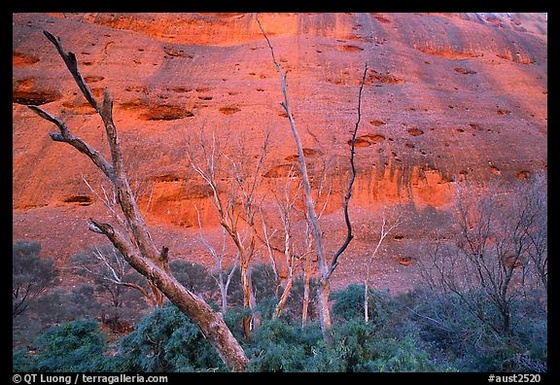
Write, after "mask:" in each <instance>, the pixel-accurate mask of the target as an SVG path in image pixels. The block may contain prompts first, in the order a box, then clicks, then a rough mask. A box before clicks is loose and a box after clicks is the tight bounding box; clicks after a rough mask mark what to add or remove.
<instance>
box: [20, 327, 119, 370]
mask: <svg viewBox="0 0 560 385" xmlns="http://www.w3.org/2000/svg"><path fill="white" fill-rule="evenodd" d="M106 348H107V346H106V342H105V337H104V336H103V334H102V333H101V331H100V329H99V325H98V324H97V322H95V321H94V320H91V319H83V320H75V321H71V322H66V323H63V324H61V325H58V326H53V327H50V328H49V329H47V330H46V331H45V332H44V333H42V334H41V335H39V337H38V338H37V339H36V341H35V344H34V346H33V347H32V348H31V349H29V350H28V351H25V350H23V349H20V350H18V351H17V352H16V353H15V354H14V371H31V372H98V371H106V370H110V369H113V366H112V362H111V359H110V358H109V357H108V356H105V355H104V353H105V350H106Z"/></svg>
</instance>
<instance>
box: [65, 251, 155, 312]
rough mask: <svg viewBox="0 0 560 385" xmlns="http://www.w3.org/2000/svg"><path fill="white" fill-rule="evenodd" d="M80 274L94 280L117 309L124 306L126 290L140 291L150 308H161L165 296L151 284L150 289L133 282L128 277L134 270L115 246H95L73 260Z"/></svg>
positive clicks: (149, 284)
mask: <svg viewBox="0 0 560 385" xmlns="http://www.w3.org/2000/svg"><path fill="white" fill-rule="evenodd" d="M73 261H74V263H75V270H76V271H77V272H78V274H80V275H83V276H88V277H91V278H93V280H94V281H95V282H97V283H98V284H99V285H100V286H101V287H102V288H103V291H104V292H106V293H107V294H108V295H109V297H110V298H111V302H112V303H113V304H114V306H115V307H120V306H122V303H121V297H122V290H123V289H124V288H130V289H133V290H136V291H138V292H139V293H140V294H141V295H142V297H143V298H144V299H145V300H146V301H147V302H148V304H149V305H150V306H154V307H155V306H157V307H161V306H162V305H163V295H162V294H161V291H159V290H158V289H157V288H156V287H155V286H153V284H152V283H151V282H149V281H148V282H147V284H148V287H149V289H146V288H145V287H144V286H142V284H140V282H139V283H136V282H132V281H131V280H130V279H129V277H128V275H129V273H130V270H131V269H132V268H131V267H130V265H129V264H128V262H126V260H125V258H124V257H123V255H122V254H121V253H120V251H119V250H117V249H116V248H115V247H114V246H113V245H107V247H98V246H95V247H94V248H93V249H91V250H89V251H88V252H86V253H85V254H78V255H76V256H75V257H74V258H73Z"/></svg>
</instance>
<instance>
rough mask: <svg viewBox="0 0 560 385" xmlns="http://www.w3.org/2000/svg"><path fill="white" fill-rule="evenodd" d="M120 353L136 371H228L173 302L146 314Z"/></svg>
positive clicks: (206, 341) (123, 342) (123, 341)
mask: <svg viewBox="0 0 560 385" xmlns="http://www.w3.org/2000/svg"><path fill="white" fill-rule="evenodd" d="M119 352H120V356H121V359H122V361H123V368H124V369H125V370H127V371H132V372H192V371H206V370H216V371H223V370H225V367H224V364H223V362H222V361H221V360H220V358H219V356H218V355H217V353H216V350H215V349H214V348H213V347H212V346H211V345H210V343H209V342H208V340H207V339H206V338H204V336H203V335H202V333H201V332H200V330H199V329H198V327H197V326H196V324H194V323H193V322H192V321H191V320H189V319H188V318H187V317H186V316H185V315H184V314H183V313H181V312H180V311H179V309H178V308H177V307H176V306H174V305H171V304H166V305H165V306H163V307H162V308H157V309H155V310H154V311H153V312H152V313H151V314H149V315H148V316H146V317H144V318H143V319H142V320H141V321H140V322H139V323H138V325H137V328H136V330H135V331H133V332H132V333H130V334H129V335H128V336H126V337H124V338H122V340H121V344H120V350H119Z"/></svg>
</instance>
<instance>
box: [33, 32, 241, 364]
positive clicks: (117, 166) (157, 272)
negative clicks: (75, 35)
mask: <svg viewBox="0 0 560 385" xmlns="http://www.w3.org/2000/svg"><path fill="white" fill-rule="evenodd" d="M44 34H45V35H46V36H47V38H48V39H49V40H50V41H51V42H52V43H53V44H54V45H55V46H56V48H57V50H58V52H59V54H60V56H61V57H62V59H63V60H64V62H65V64H66V66H67V67H68V70H69V71H70V73H71V74H72V76H73V77H74V80H75V81H76V83H77V85H78V87H79V88H80V90H81V91H82V93H83V95H84V96H85V98H86V99H87V101H88V102H89V104H90V105H91V106H92V107H93V108H94V109H95V110H96V111H97V113H98V114H99V116H100V117H101V119H102V121H103V124H104V126H105V131H106V134H107V140H108V143H109V146H110V150H111V162H109V161H108V160H106V159H105V158H104V157H103V156H102V155H101V154H100V153H99V152H98V151H97V150H96V149H94V148H93V147H91V146H90V145H89V144H88V143H86V142H85V141H83V140H82V139H81V138H79V137H77V136H76V135H74V133H72V132H71V131H70V129H69V128H68V127H67V126H66V124H65V123H64V122H63V121H62V120H61V119H59V118H58V117H55V116H53V115H50V114H49V113H48V112H46V111H44V110H43V109H41V108H39V107H37V106H29V108H31V110H33V111H34V112H36V113H37V114H38V115H39V116H40V117H42V118H43V119H45V120H47V121H49V122H51V123H54V124H55V125H56V126H57V127H58V129H59V131H60V132H51V133H50V136H51V138H52V139H53V140H54V141H57V142H63V143H67V144H69V145H71V146H72V147H74V148H75V149H77V150H78V151H79V152H81V153H83V154H85V155H87V156H88V157H89V158H90V159H91V160H92V162H93V163H94V164H95V165H96V166H97V167H98V168H99V169H100V170H101V171H102V172H103V173H104V174H105V175H106V176H107V178H109V180H110V181H111V183H112V185H113V187H114V189H115V191H116V194H117V203H118V204H119V207H120V208H121V210H122V212H123V214H124V222H125V223H124V225H125V228H126V230H127V231H126V233H123V232H122V231H120V230H119V229H117V228H115V227H114V226H112V225H110V224H108V223H102V222H99V221H96V220H94V219H90V226H89V228H90V230H92V231H94V232H96V233H99V234H104V235H105V236H106V237H107V238H108V239H109V240H110V241H111V243H113V245H114V246H115V247H116V248H117V249H118V250H119V251H120V252H121V253H122V255H123V256H124V257H125V259H126V261H127V262H128V263H129V264H130V265H131V266H132V267H133V268H134V269H136V270H137V271H138V272H139V273H140V274H142V275H143V276H145V277H146V278H147V279H148V281H149V282H150V283H151V284H153V285H154V287H156V288H157V289H158V291H161V293H163V294H164V295H165V296H166V297H167V298H168V299H169V300H170V301H171V302H173V303H174V304H175V305H176V306H177V307H178V308H179V309H180V310H181V311H182V312H183V313H185V315H187V316H188V317H189V318H190V319H191V320H192V321H193V322H195V323H196V324H197V325H198V327H199V329H200V330H201V332H202V333H203V334H204V336H205V337H206V338H207V339H208V340H209V341H210V343H211V344H212V345H213V346H214V348H215V349H216V350H217V351H218V353H219V355H220V357H221V358H222V360H223V362H224V363H225V364H226V365H227V366H228V367H229V368H230V369H231V370H233V371H244V370H245V369H246V367H247V363H248V358H247V356H246V355H245V352H244V351H243V349H242V348H241V346H240V345H239V342H238V341H237V340H236V339H235V337H234V336H233V334H232V333H231V331H230V329H229V328H228V326H227V325H226V323H225V321H224V319H223V315H222V314H221V313H219V312H215V311H214V310H212V308H211V307H210V306H209V305H208V304H207V303H206V302H205V301H204V300H203V299H202V298H201V297H199V296H198V295H196V294H195V293H192V292H191V291H189V290H187V289H186V288H185V287H184V286H183V285H181V284H180V283H179V282H178V281H177V279H175V277H174V276H173V275H172V274H171V272H170V270H169V266H168V255H167V248H163V249H162V251H161V252H160V250H159V249H158V248H157V247H156V245H155V243H154V241H153V240H152V237H151V236H150V233H149V231H148V229H147V226H146V224H145V222H144V219H143V217H142V215H141V213H140V210H139V209H138V206H137V204H136V200H135V197H134V194H133V192H132V190H131V188H130V184H129V181H128V178H127V175H126V171H125V168H124V162H123V157H122V153H121V149H120V143H119V139H118V135H117V130H116V127H115V125H114V123H113V101H112V99H111V97H110V95H109V92H108V91H107V90H106V89H105V90H104V93H103V102H102V103H101V105H100V104H99V103H98V102H97V100H96V99H95V97H94V96H93V94H92V92H91V90H90V89H89V87H88V85H87V84H86V82H85V81H84V79H83V77H82V75H81V74H80V72H79V71H78V62H77V60H76V57H75V55H74V54H73V53H72V52H66V51H65V50H64V48H63V47H62V44H61V42H60V39H59V38H57V37H55V36H53V35H52V34H50V33H49V32H47V31H44Z"/></svg>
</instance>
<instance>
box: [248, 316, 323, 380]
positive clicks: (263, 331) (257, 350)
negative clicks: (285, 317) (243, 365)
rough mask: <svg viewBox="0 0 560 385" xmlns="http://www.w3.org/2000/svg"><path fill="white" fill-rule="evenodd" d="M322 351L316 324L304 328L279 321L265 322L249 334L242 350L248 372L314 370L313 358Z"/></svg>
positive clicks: (321, 342)
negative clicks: (246, 357)
mask: <svg viewBox="0 0 560 385" xmlns="http://www.w3.org/2000/svg"><path fill="white" fill-rule="evenodd" d="M322 350H324V344H323V341H322V335H321V330H320V328H319V326H318V325H317V324H316V323H312V324H309V325H307V326H305V327H303V328H302V327H301V326H299V325H291V324H289V323H287V322H285V321H282V320H280V319H273V320H266V321H264V322H263V323H262V325H261V326H260V327H259V328H258V329H256V330H254V331H253V334H252V336H251V340H250V342H249V343H248V346H247V348H246V352H247V355H248V356H249V357H250V362H249V367H248V370H249V371H253V372H308V371H311V372H313V371H318V368H317V367H316V365H317V363H316V362H315V361H314V359H313V358H314V357H315V356H316V355H317V354H319V352H320V351H322Z"/></svg>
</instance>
